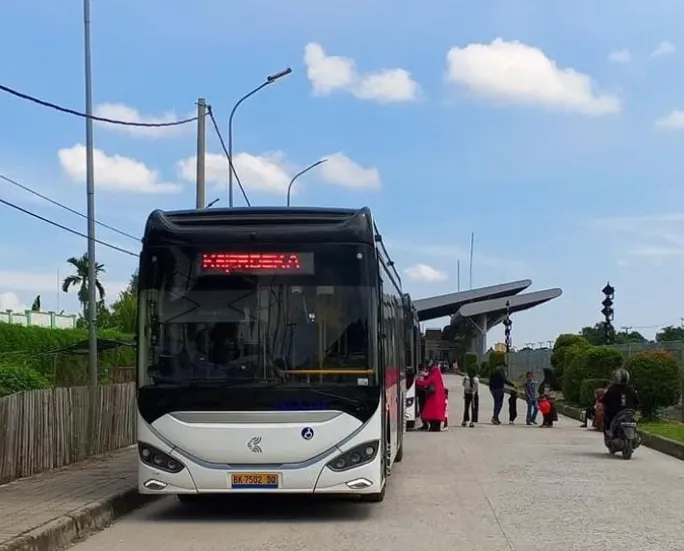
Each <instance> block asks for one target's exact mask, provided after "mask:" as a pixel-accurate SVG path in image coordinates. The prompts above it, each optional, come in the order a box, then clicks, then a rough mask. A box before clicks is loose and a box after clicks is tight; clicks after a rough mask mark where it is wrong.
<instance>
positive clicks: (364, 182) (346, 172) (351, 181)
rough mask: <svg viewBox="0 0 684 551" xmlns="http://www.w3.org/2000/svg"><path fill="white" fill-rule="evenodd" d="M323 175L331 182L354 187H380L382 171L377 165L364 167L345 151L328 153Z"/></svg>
mask: <svg viewBox="0 0 684 551" xmlns="http://www.w3.org/2000/svg"><path fill="white" fill-rule="evenodd" d="M325 158H326V159H327V162H326V163H324V164H322V165H321V169H320V170H321V176H322V177H323V179H324V180H325V181H326V182H328V183H330V184H335V185H338V186H342V187H347V188H353V189H379V188H380V185H381V182H380V172H379V171H378V169H377V168H375V167H369V168H364V167H362V166H361V165H359V164H358V163H356V162H354V161H352V160H351V159H350V158H349V157H347V156H346V155H344V154H343V153H332V154H330V155H326V156H325Z"/></svg>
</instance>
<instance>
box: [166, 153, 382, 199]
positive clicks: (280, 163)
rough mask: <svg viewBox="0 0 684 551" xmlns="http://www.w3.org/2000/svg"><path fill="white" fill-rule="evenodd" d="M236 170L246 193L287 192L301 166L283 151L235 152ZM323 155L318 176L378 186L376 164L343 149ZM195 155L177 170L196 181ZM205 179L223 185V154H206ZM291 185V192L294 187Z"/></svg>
mask: <svg viewBox="0 0 684 551" xmlns="http://www.w3.org/2000/svg"><path fill="white" fill-rule="evenodd" d="M233 157H234V158H233V164H234V165H235V171H236V172H237V174H238V176H239V177H240V181H241V182H242V184H243V185H244V186H245V190H246V191H247V193H248V194H249V193H250V192H251V191H256V192H262V193H279V194H284V193H286V192H287V187H288V185H289V183H290V178H291V177H292V176H294V175H295V174H296V173H297V172H299V171H300V170H301V169H303V168H305V167H304V166H299V165H298V164H295V163H292V162H289V161H288V160H287V159H286V157H285V154H284V153H283V152H282V151H275V152H269V153H262V154H261V155H250V154H249V153H238V154H235V155H234V156H233ZM323 158H325V159H327V162H325V163H324V164H322V165H320V167H319V168H317V169H315V170H317V171H318V174H320V178H321V179H322V180H324V181H325V182H328V183H330V184H334V185H338V186H343V187H348V188H354V189H378V188H379V187H380V184H381V182H380V173H379V171H378V169H377V168H375V167H369V168H364V167H362V166H361V165H359V164H358V163H356V162H354V161H353V160H352V159H350V158H349V157H347V156H346V155H344V154H343V153H340V152H338V153H331V154H329V155H325V156H324V157H323ZM195 163H196V157H189V158H187V159H183V160H182V161H179V162H178V164H177V168H178V173H179V175H180V177H181V178H183V179H184V180H187V181H193V182H194V181H195V174H196V172H195ZM205 170H206V180H207V181H208V182H211V183H213V184H215V185H217V186H221V187H225V185H226V181H227V178H228V160H227V159H226V157H225V155H219V154H214V153H209V154H207V160H206V164H205ZM296 189H297V188H296V187H295V188H293V193H294V192H295V191H296Z"/></svg>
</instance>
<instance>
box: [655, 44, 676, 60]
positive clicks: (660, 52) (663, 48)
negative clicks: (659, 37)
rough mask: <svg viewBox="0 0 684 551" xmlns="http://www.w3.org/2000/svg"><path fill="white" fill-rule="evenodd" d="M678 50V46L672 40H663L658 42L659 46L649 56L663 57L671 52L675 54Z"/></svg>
mask: <svg viewBox="0 0 684 551" xmlns="http://www.w3.org/2000/svg"><path fill="white" fill-rule="evenodd" d="M676 51H677V48H675V47H674V44H672V43H671V42H668V41H667V40H663V41H662V42H661V43H660V44H658V47H657V48H656V49H655V50H653V51H652V52H651V54H650V56H649V57H651V58H657V57H663V56H666V55H669V54H673V53H675V52H676Z"/></svg>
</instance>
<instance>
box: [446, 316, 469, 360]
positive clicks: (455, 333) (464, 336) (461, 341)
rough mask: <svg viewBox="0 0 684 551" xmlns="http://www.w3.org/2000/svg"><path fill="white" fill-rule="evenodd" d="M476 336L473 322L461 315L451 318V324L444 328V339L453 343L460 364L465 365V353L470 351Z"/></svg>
mask: <svg viewBox="0 0 684 551" xmlns="http://www.w3.org/2000/svg"><path fill="white" fill-rule="evenodd" d="M475 336H476V335H475V327H473V324H472V323H471V322H470V320H468V319H466V318H463V317H461V316H454V317H453V318H451V322H450V323H449V325H447V326H445V327H444V328H443V329H442V340H445V341H448V342H450V343H453V345H454V351H455V353H456V358H457V359H458V363H459V364H460V365H465V355H466V354H467V353H468V352H469V351H470V349H471V347H472V344H473V340H474V339H475Z"/></svg>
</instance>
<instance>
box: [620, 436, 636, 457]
mask: <svg viewBox="0 0 684 551" xmlns="http://www.w3.org/2000/svg"><path fill="white" fill-rule="evenodd" d="M633 453H634V444H633V442H632V441H631V440H625V447H624V448H623V449H622V459H631V458H632V454H633Z"/></svg>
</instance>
